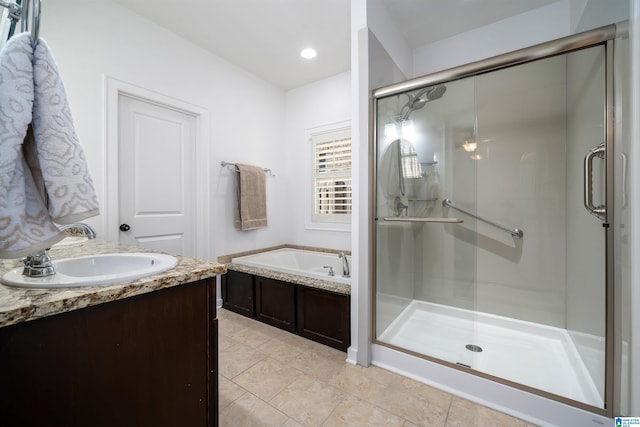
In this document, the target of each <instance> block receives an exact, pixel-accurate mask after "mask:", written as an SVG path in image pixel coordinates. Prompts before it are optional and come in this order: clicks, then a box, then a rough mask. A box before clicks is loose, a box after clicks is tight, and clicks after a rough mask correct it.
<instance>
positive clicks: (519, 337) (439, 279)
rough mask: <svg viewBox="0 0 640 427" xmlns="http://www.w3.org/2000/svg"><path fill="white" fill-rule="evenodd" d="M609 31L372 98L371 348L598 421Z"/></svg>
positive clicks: (606, 311) (609, 283)
mask: <svg viewBox="0 0 640 427" xmlns="http://www.w3.org/2000/svg"><path fill="white" fill-rule="evenodd" d="M615 32H616V27H615V26H610V27H606V28H603V29H599V30H594V31H592V32H589V33H588V34H581V35H576V36H572V37H569V38H566V39H562V40H559V41H556V42H550V43H546V44H543V45H540V46H535V47H532V48H528V49H525V50H522V51H517V52H514V53H511V54H507V55H502V56H500V57H495V58H491V59H489V60H486V61H482V62H479V63H474V64H469V65H466V66H462V67H459V68H455V69H451V70H447V71H444V72H441V73H436V74H433V75H429V76H425V77H421V78H417V79H414V80H410V81H407V82H403V83H400V84H396V85H393V86H389V87H385V88H382V89H379V90H376V91H374V105H375V106H374V117H375V119H374V130H375V143H374V150H373V157H374V159H375V160H374V165H375V166H374V170H373V171H372V174H373V177H372V178H373V179H372V182H373V183H374V184H373V185H374V186H375V190H374V193H375V209H374V211H375V218H373V221H374V227H373V242H374V246H375V250H374V253H373V255H372V256H373V258H374V259H373V262H372V265H373V271H372V273H373V277H374V313H373V318H374V331H375V336H374V342H375V343H376V344H380V345H383V346H388V347H391V348H393V349H396V350H400V351H403V352H406V353H410V354H413V355H416V356H418V357H421V358H426V359H429V360H432V361H436V362H438V363H442V364H445V365H449V366H451V367H454V368H456V369H461V370H465V371H468V372H470V373H474V374H477V375H481V376H483V377H486V378H489V379H493V380H496V381H500V382H502V383H505V384H507V385H512V386H515V387H517V388H521V389H524V390H526V391H529V392H533V393H537V394H540V395H543V396H545V397H550V398H552V399H555V400H560V401H563V402H566V403H569V404H572V405H574V406H578V407H582V408H585V409H589V410H591V411H594V412H599V413H602V414H606V413H607V410H606V408H607V403H608V401H610V398H611V393H612V377H613V371H614V366H613V365H614V364H613V361H612V349H613V345H614V342H613V334H612V328H613V319H614V302H613V301H614V298H613V286H614V284H613V273H612V271H613V270H612V261H613V253H612V252H613V250H612V248H613V246H612V243H613V240H612V239H613V236H612V230H611V228H612V227H613V207H614V200H613V195H614V192H613V185H614V183H613V181H614V179H613V170H614V156H613V153H614V129H613V125H614V118H613V104H614V101H615V100H614V87H613V85H614V80H613V76H614V72H613V63H614V61H613V59H614V58H613V53H614V40H615Z"/></svg>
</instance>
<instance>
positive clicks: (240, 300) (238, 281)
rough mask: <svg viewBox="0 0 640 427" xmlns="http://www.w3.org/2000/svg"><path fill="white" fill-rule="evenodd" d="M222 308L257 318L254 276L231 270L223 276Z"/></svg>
mask: <svg viewBox="0 0 640 427" xmlns="http://www.w3.org/2000/svg"><path fill="white" fill-rule="evenodd" d="M221 288H222V307H224V308H226V309H227V310H230V311H233V312H235V313H238V314H242V315H243V316H247V317H251V318H255V315H256V314H255V313H256V310H255V304H254V298H253V295H254V291H253V275H252V274H247V273H241V272H239V271H233V270H229V271H228V272H227V274H225V275H224V276H222V282H221Z"/></svg>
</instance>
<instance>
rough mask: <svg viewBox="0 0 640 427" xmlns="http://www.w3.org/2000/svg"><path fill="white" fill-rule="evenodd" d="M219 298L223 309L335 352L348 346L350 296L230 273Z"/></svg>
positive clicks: (349, 338)
mask: <svg viewBox="0 0 640 427" xmlns="http://www.w3.org/2000/svg"><path fill="white" fill-rule="evenodd" d="M222 298H223V305H222V306H223V307H224V308H226V309H229V310H231V311H234V312H236V313H239V314H242V315H244V316H247V317H251V318H253V319H256V320H259V321H261V322H264V323H267V324H269V325H272V326H275V327H277V328H280V329H284V330H286V331H289V332H292V333H295V334H298V335H300V336H303V337H305V338H308V339H310V340H313V341H316V342H319V343H322V344H325V345H328V346H330V347H333V348H336V349H338V350H342V351H347V348H348V347H349V345H350V343H351V326H350V325H351V318H350V298H349V295H344V294H339V293H335V292H330V291H327V290H324V289H318V288H312V287H309V286H304V285H299V284H294V283H289V282H285V281H282V280H276V279H270V278H266V277H262V276H257V275H253V274H248V273H242V272H238V271H234V270H229V271H228V272H227V274H226V275H225V276H223V277H222ZM254 301H255V305H254V304H253V302H254Z"/></svg>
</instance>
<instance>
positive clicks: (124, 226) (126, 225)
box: [120, 224, 131, 231]
mask: <svg viewBox="0 0 640 427" xmlns="http://www.w3.org/2000/svg"><path fill="white" fill-rule="evenodd" d="M129 230H131V227H129V224H120V231H129Z"/></svg>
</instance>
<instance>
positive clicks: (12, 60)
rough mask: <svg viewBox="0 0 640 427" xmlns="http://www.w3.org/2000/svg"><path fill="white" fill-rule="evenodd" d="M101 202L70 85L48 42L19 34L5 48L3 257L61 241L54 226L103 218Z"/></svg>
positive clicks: (0, 103) (0, 131)
mask: <svg viewBox="0 0 640 427" xmlns="http://www.w3.org/2000/svg"><path fill="white" fill-rule="evenodd" d="M98 213H99V211H98V201H97V198H96V195H95V192H94V189H93V183H92V181H91V177H90V176H89V172H88V169H87V165H86V162H85V158H84V153H83V150H82V147H81V146H80V144H79V141H78V137H77V136H76V132H75V129H74V126H73V121H72V119H71V113H70V110H69V104H68V101H67V96H66V92H65V90H64V85H63V84H62V80H61V78H60V75H59V73H58V69H57V66H56V64H55V62H54V60H53V57H52V55H51V53H50V51H49V48H48V47H47V45H46V43H45V42H44V40H42V39H39V40H38V41H37V42H36V44H35V49H34V48H33V47H32V44H31V37H30V35H29V34H28V33H23V34H19V35H16V36H14V37H12V38H11V39H10V40H9V41H8V42H7V44H6V46H5V47H4V49H3V50H2V51H1V52H0V258H18V257H22V256H25V255H29V254H32V253H35V252H37V251H39V250H42V249H45V248H48V247H50V246H51V245H52V244H54V243H56V242H57V241H59V240H61V239H62V238H63V237H64V235H63V234H61V233H60V232H59V231H58V229H57V227H56V226H55V225H54V224H53V222H54V221H55V222H56V223H58V224H67V223H71V222H76V221H80V220H82V219H85V218H89V217H92V216H95V215H97V214H98Z"/></svg>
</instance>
